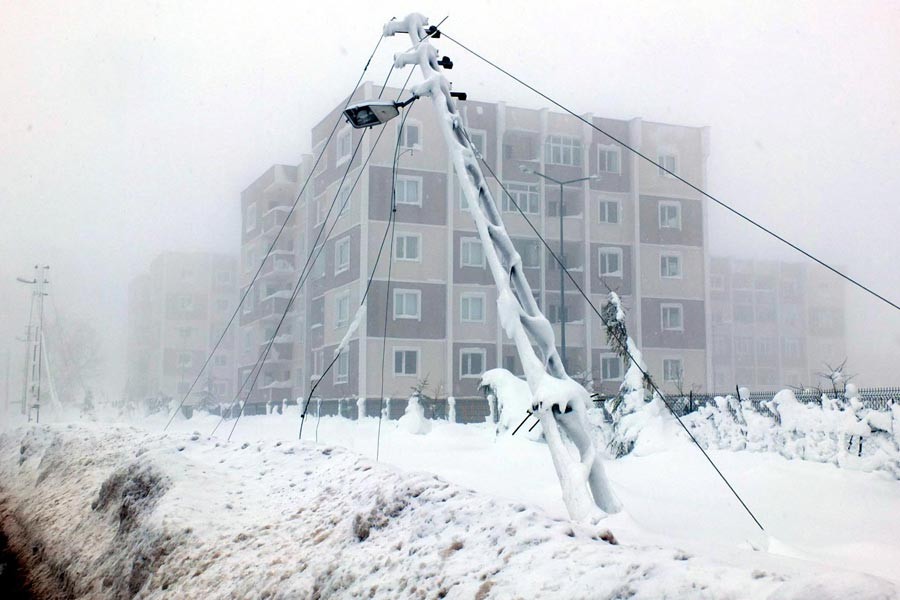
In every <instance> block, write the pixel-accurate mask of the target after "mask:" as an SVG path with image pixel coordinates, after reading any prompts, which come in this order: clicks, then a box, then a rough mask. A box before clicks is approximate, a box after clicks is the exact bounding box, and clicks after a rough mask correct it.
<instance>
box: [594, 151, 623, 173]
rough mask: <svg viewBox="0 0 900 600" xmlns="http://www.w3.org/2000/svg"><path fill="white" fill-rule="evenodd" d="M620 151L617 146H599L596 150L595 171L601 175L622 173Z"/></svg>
mask: <svg viewBox="0 0 900 600" xmlns="http://www.w3.org/2000/svg"><path fill="white" fill-rule="evenodd" d="M621 158H622V151H621V150H620V149H619V147H618V146H600V147H598V148H597V170H598V171H599V172H601V173H615V174H619V173H621V172H622V168H621Z"/></svg>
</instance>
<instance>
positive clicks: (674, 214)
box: [659, 201, 681, 229]
mask: <svg viewBox="0 0 900 600" xmlns="http://www.w3.org/2000/svg"><path fill="white" fill-rule="evenodd" d="M659 228H660V229H681V203H680V202H671V201H670V202H660V203H659Z"/></svg>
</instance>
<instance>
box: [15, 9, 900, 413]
mask: <svg viewBox="0 0 900 600" xmlns="http://www.w3.org/2000/svg"><path fill="white" fill-rule="evenodd" d="M126 4H127V7H126V6H125V5H126ZM335 6H340V7H342V8H343V10H341V9H339V8H335ZM410 10H418V11H419V12H422V13H424V14H426V15H427V16H429V17H430V18H431V20H432V22H437V21H439V20H440V19H441V18H442V17H444V16H445V15H449V19H448V20H447V22H446V23H445V24H444V26H443V29H445V30H446V31H447V32H448V33H450V34H451V35H453V36H455V37H457V38H459V39H460V40H461V41H463V42H464V43H466V44H468V45H470V46H472V47H474V48H475V49H477V50H479V51H481V52H483V53H484V54H486V55H488V56H489V57H490V58H492V59H495V60H496V61H498V62H499V63H501V65H503V66H505V67H507V68H508V69H510V70H511V71H513V72H514V73H517V74H519V75H521V76H522V77H523V78H525V79H526V80H527V81H529V82H530V83H532V84H533V85H535V86H536V87H538V88H539V89H542V90H544V91H546V92H548V93H550V94H551V95H553V96H555V97H556V98H557V99H558V100H560V101H562V102H563V103H564V104H567V105H568V106H570V107H571V108H573V109H574V110H576V111H578V112H589V111H590V112H594V113H595V114H598V115H602V116H608V117H615V118H633V117H643V118H644V119H647V120H654V121H667V122H674V123H681V124H686V125H709V126H710V127H711V128H712V148H711V157H710V161H709V173H710V179H709V186H708V187H709V191H710V192H711V193H713V194H714V195H717V196H718V197H720V198H722V199H723V200H725V201H727V202H730V203H731V204H733V205H734V206H735V207H737V208H740V209H742V210H745V211H746V212H748V213H749V214H750V215H751V216H753V217H754V218H756V219H758V220H760V221H762V222H764V223H766V224H767V225H771V226H772V227H774V228H775V229H776V230H777V231H778V232H779V233H781V234H783V235H784V236H785V237H788V238H789V239H791V240H793V241H795V242H796V243H798V244H799V245H801V246H803V247H805V248H806V249H808V250H810V251H811V252H813V253H814V254H817V255H819V256H820V257H821V258H822V259H824V260H826V261H830V262H834V263H836V264H837V265H840V266H841V267H843V268H844V269H846V270H847V271H848V272H849V273H850V274H852V275H854V276H856V277H858V278H859V279H861V280H863V281H865V282H868V283H870V284H871V285H872V286H873V287H874V288H875V289H876V290H877V291H879V292H880V293H883V294H884V295H886V296H888V297H889V298H891V299H892V300H894V301H898V300H900V269H898V268H897V265H896V261H897V259H898V256H900V235H898V227H900V208H898V202H900V168H898V167H897V165H898V158H900V123H898V116H900V5H898V4H897V3H896V2H854V3H849V2H838V3H832V2H766V3H753V5H752V6H751V5H749V4H747V3H738V2H733V3H732V2H678V3H668V2H665V3H664V2H645V3H628V6H622V3H619V2H578V3H546V2H540V3H538V2H527V3H524V4H523V3H506V2H468V1H456V2H453V3H439V2H423V1H419V2H401V3H394V4H390V5H388V4H387V3H381V2H378V3H375V2H372V3H355V4H353V5H352V6H351V5H350V4H348V3H325V2H323V3H316V4H313V3H309V2H298V1H296V0H293V1H289V2H288V1H286V2H259V1H258V2H252V3H249V2H248V3H241V4H240V5H239V6H225V5H223V4H222V3H218V2H190V3H187V2H184V3H162V2H160V3H157V2H152V3H151V2H132V3H101V2H84V1H70V2H65V3H59V2H12V3H11V2H0V56H2V57H3V59H4V60H3V62H4V66H3V69H0V214H2V219H0V361H5V352H6V351H11V352H12V353H13V354H12V360H13V363H12V364H13V368H14V369H20V368H21V366H20V362H21V358H20V354H21V344H19V343H17V342H14V341H13V336H14V335H16V334H19V333H21V331H22V328H23V325H24V322H25V319H26V314H25V308H26V306H27V303H26V292H25V290H24V286H22V285H20V284H17V283H16V282H15V281H14V279H15V276H16V275H20V274H30V266H31V265H33V264H34V263H36V262H46V263H49V264H50V265H51V266H52V269H51V277H52V282H53V283H52V286H53V287H52V292H53V293H55V294H56V301H57V303H58V305H59V306H60V308H61V309H63V310H64V311H66V312H71V313H74V314H79V315H83V316H86V317H88V318H90V319H91V320H92V321H93V322H94V324H95V325H96V326H97V328H98V329H100V330H101V331H102V333H103V336H104V341H105V344H106V351H107V358H108V361H107V367H108V372H109V374H110V379H109V382H108V383H107V386H106V389H107V392H108V393H110V394H119V393H120V392H121V389H122V385H123V384H124V377H123V370H124V329H125V316H126V290H127V285H128V282H129V280H130V279H131V278H132V277H133V276H134V275H135V274H137V273H138V272H140V271H141V270H143V269H145V268H146V267H147V265H148V264H149V261H150V260H151V259H152V257H153V256H154V255H156V254H157V253H159V252H161V251H164V250H183V249H205V250H217V251H227V252H232V253H235V254H236V253H237V252H238V251H239V244H240V228H239V221H240V213H239V194H240V191H241V190H242V189H243V188H244V187H246V186H247V185H248V184H249V183H250V182H251V181H252V180H253V179H255V178H256V177H257V176H258V175H259V174H260V173H262V172H263V171H264V170H265V169H266V168H267V167H268V166H270V165H271V164H273V163H288V164H296V163H297V162H298V160H299V157H300V156H301V154H302V153H304V152H308V151H309V130H310V127H311V126H312V124H313V123H315V122H317V121H318V120H320V119H321V118H322V116H323V115H324V113H325V112H326V111H327V110H328V109H329V108H331V107H333V106H334V105H335V104H336V103H337V102H339V101H340V100H341V98H342V97H344V96H345V95H346V94H347V93H349V92H350V90H351V89H352V86H353V83H354V82H355V81H356V79H357V77H358V76H359V73H360V71H361V68H362V66H363V64H364V63H365V59H366V58H367V57H368V54H369V52H370V51H371V49H372V46H373V45H374V44H375V42H376V41H377V39H378V36H379V34H380V31H381V27H382V25H383V23H384V22H385V21H386V20H388V19H389V18H390V17H392V16H397V17H402V16H404V15H405V14H406V13H407V12H409V11H410ZM407 41H408V40H406V39H402V38H401V39H397V38H395V39H386V40H385V41H384V42H383V43H382V46H381V48H380V50H379V53H378V55H376V57H375V59H374V60H373V61H372V66H371V67H370V71H369V73H368V75H367V78H368V79H371V80H374V81H381V80H382V78H383V77H384V74H385V73H386V72H387V69H388V68H389V64H390V62H391V55H392V53H393V52H397V51H402V50H405V49H406V46H407V45H408V44H407V43H406V42H407ZM435 45H436V46H437V47H438V48H439V50H442V51H444V52H446V53H447V54H448V55H450V56H451V58H452V59H453V61H454V63H455V68H454V69H453V70H452V71H451V72H450V73H449V75H450V78H451V80H452V81H453V82H454V87H455V89H459V90H464V91H466V92H468V93H469V96H470V97H471V98H473V99H479V100H485V101H498V100H507V101H508V102H509V103H510V104H514V105H523V106H528V107H534V108H539V107H544V106H547V103H546V102H545V101H543V100H541V99H540V98H537V97H535V96H534V95H533V94H531V93H530V92H528V91H526V90H524V89H523V88H520V87H516V86H515V84H513V83H511V82H510V81H509V80H506V79H505V78H503V76H502V75H501V74H499V73H497V72H495V71H492V70H490V69H489V68H487V67H485V66H484V65H482V64H481V63H479V62H478V61H477V60H475V59H474V58H473V57H471V56H469V55H467V54H465V53H464V52H463V51H462V50H460V49H459V48H457V47H456V46H455V45H454V44H452V43H451V42H449V41H447V40H445V39H444V40H437V41H436V43H435ZM414 80H415V79H414ZM395 81H396V80H395ZM709 213H710V225H711V246H710V251H711V252H712V253H714V254H723V253H724V254H739V255H742V256H748V257H764V258H781V259H793V260H803V259H802V257H800V256H799V255H796V254H794V253H791V252H790V251H785V250H784V249H783V248H782V247H781V246H780V245H779V244H778V243H777V242H774V241H771V240H769V239H767V238H765V237H764V236H762V235H761V234H758V233H756V232H754V231H753V230H751V228H750V227H749V226H747V225H745V224H742V223H740V222H738V221H737V220H736V219H735V218H734V217H733V216H731V215H729V214H727V213H726V212H725V211H723V210H721V209H719V208H717V207H714V206H712V207H710V210H709ZM847 299H848V307H849V309H848V314H850V318H849V319H848V346H849V348H848V350H849V353H850V367H851V371H853V372H858V373H860V380H861V381H862V382H863V383H870V384H881V385H887V384H896V383H900V382H898V379H900V374H898V369H897V368H896V366H897V359H896V357H897V356H898V354H900V313H898V312H897V311H895V310H893V309H889V308H886V307H884V306H883V305H880V304H879V303H878V302H877V301H876V300H874V299H872V298H870V297H868V296H866V295H864V294H862V293H860V292H857V291H853V290H850V289H848V294H847ZM2 369H3V364H2V363H0V371H2ZM0 393H2V392H0ZM13 396H14V397H16V391H15V390H13Z"/></svg>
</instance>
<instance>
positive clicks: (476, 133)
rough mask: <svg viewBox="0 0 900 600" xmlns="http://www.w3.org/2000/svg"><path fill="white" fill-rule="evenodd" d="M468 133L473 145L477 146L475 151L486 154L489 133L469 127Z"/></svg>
mask: <svg viewBox="0 0 900 600" xmlns="http://www.w3.org/2000/svg"><path fill="white" fill-rule="evenodd" d="M466 134H467V135H468V136H469V141H470V142H472V146H474V147H475V151H476V152H478V154H480V155H481V156H484V155H485V148H486V147H487V135H486V134H485V132H484V131H482V130H480V129H467V130H466Z"/></svg>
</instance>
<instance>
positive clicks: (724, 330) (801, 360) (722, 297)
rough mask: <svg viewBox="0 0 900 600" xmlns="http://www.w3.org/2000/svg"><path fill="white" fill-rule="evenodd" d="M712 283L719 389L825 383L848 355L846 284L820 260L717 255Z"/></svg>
mask: <svg viewBox="0 0 900 600" xmlns="http://www.w3.org/2000/svg"><path fill="white" fill-rule="evenodd" d="M709 289H710V309H711V310H710V313H711V333H712V335H711V346H712V349H711V350H712V351H711V355H712V367H713V385H714V387H715V391H727V390H730V389H733V388H734V387H735V386H746V387H749V388H751V389H753V390H774V389H782V388H784V387H787V386H791V387H795V388H802V387H808V386H818V385H822V384H823V379H822V377H821V374H822V373H824V372H826V371H827V367H826V365H831V366H832V367H836V366H837V365H839V364H840V363H841V362H842V361H843V360H844V359H845V358H846V357H847V354H846V352H847V346H846V314H845V310H846V309H845V287H844V285H843V282H841V281H840V280H839V279H838V278H836V277H834V276H833V275H832V274H831V273H828V272H827V271H825V270H824V269H822V268H820V267H818V266H817V265H805V264H801V263H786V262H777V261H763V260H739V259H733V258H723V257H714V258H712V259H711V267H710V288H709Z"/></svg>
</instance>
